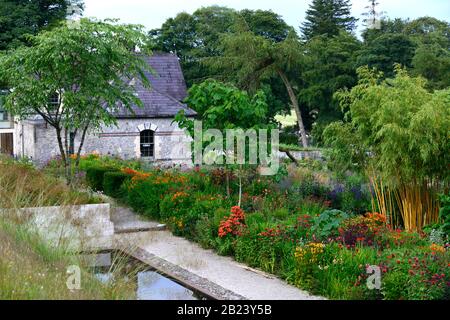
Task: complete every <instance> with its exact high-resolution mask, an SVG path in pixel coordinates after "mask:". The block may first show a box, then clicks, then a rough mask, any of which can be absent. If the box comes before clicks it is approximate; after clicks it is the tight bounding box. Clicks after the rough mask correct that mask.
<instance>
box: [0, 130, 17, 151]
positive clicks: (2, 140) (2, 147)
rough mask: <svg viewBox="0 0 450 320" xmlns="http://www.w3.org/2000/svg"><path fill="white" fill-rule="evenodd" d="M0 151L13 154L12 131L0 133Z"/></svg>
mask: <svg viewBox="0 0 450 320" xmlns="http://www.w3.org/2000/svg"><path fill="white" fill-rule="evenodd" d="M0 153H5V154H8V155H11V156H12V155H13V153H14V147H13V134H12V133H0Z"/></svg>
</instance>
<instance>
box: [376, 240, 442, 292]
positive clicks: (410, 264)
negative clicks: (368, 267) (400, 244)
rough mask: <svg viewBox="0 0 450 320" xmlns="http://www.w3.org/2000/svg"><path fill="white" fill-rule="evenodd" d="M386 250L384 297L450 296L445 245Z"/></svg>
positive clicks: (383, 279)
mask: <svg viewBox="0 0 450 320" xmlns="http://www.w3.org/2000/svg"><path fill="white" fill-rule="evenodd" d="M437 247H438V246H433V245H432V246H430V247H429V248H423V249H422V248H415V249H406V250H405V249H396V250H386V251H385V252H384V260H385V264H386V271H387V272H386V274H385V275H384V276H383V278H382V293H383V296H384V298H385V299H395V300H399V299H402V300H418V299H421V300H422V299H425V300H441V299H448V294H449V286H448V283H449V281H450V272H449V268H448V264H449V262H450V259H449V255H448V252H446V250H445V248H444V247H439V248H437Z"/></svg>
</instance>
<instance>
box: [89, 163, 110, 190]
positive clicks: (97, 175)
mask: <svg viewBox="0 0 450 320" xmlns="http://www.w3.org/2000/svg"><path fill="white" fill-rule="evenodd" d="M107 172H117V169H116V168H111V167H91V168H87V170H86V181H87V183H88V184H89V186H90V187H91V188H92V189H93V190H95V191H103V178H104V176H105V173H107Z"/></svg>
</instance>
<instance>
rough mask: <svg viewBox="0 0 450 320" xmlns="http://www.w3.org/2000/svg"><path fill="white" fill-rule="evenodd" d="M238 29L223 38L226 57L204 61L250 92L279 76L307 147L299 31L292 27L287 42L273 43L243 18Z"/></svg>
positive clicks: (301, 50) (301, 48)
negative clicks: (300, 99) (300, 100)
mask: <svg viewBox="0 0 450 320" xmlns="http://www.w3.org/2000/svg"><path fill="white" fill-rule="evenodd" d="M235 28H236V30H237V32H235V33H229V34H225V35H223V37H222V38H221V42H222V48H223V56H221V57H216V58H212V59H209V60H206V61H205V63H206V64H207V65H209V66H211V67H213V68H215V69H218V70H222V73H223V75H224V76H226V75H228V79H229V80H232V81H234V82H235V83H236V84H237V85H238V87H239V88H242V89H245V90H248V91H249V92H255V91H256V90H257V89H259V88H260V87H261V85H262V84H263V83H264V81H266V80H268V79H273V78H277V79H279V80H280V81H281V82H282V83H283V85H284V90H285V92H286V93H287V95H288V96H289V101H290V103H291V108H292V109H294V111H295V114H296V116H297V123H298V126H299V131H300V136H301V144H302V145H303V146H304V147H307V146H308V139H307V135H306V130H305V126H304V122H303V113H302V110H301V109H300V106H299V103H298V99H297V93H296V80H297V79H298V78H299V77H298V75H299V71H300V70H301V65H302V62H303V52H304V49H303V47H302V44H301V42H300V39H299V38H298V36H297V34H296V33H295V31H294V30H291V31H290V33H289V35H288V36H287V38H286V39H285V40H284V41H281V42H274V41H272V40H270V39H267V38H265V37H263V36H259V35H256V34H255V33H254V32H252V31H251V30H249V28H248V25H247V24H246V23H245V21H244V20H240V21H238V22H237V24H236V25H235Z"/></svg>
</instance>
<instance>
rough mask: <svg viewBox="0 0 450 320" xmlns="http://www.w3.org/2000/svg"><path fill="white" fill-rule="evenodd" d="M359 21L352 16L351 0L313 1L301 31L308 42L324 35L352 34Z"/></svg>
mask: <svg viewBox="0 0 450 320" xmlns="http://www.w3.org/2000/svg"><path fill="white" fill-rule="evenodd" d="M357 21H358V19H356V18H354V17H352V15H351V3H350V0H313V2H312V3H311V5H310V7H309V9H308V10H307V11H306V18H305V22H303V24H302V26H301V31H302V33H303V36H304V38H305V39H306V40H309V39H311V38H312V37H315V36H320V35H324V34H326V35H328V36H335V35H338V34H339V32H340V31H341V30H345V31H348V32H352V31H353V30H354V29H355V27H356V22H357Z"/></svg>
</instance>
